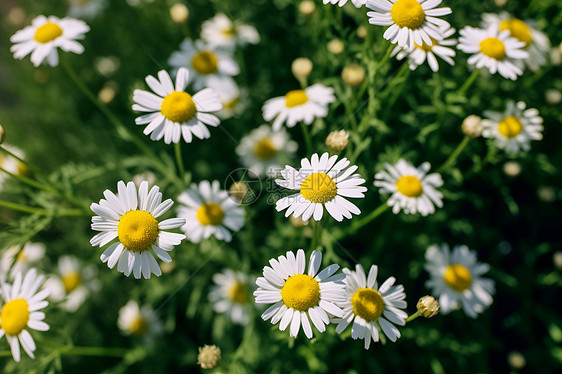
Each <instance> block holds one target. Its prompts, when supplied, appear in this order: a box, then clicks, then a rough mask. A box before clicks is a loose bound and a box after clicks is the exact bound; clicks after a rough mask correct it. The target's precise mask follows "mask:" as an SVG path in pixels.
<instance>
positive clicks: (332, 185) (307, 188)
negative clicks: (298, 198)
mask: <svg viewBox="0 0 562 374" xmlns="http://www.w3.org/2000/svg"><path fill="white" fill-rule="evenodd" d="M300 192H301V195H303V196H304V198H305V199H307V200H308V201H312V202H313V203H317V204H324V203H327V202H329V201H332V200H334V198H335V197H336V195H337V193H338V188H337V187H336V182H334V180H333V179H332V178H331V177H330V176H329V175H328V174H326V173H312V174H310V175H309V176H308V177H306V179H305V180H304V181H303V182H302V184H301V191H300Z"/></svg>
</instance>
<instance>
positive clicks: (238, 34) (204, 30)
mask: <svg viewBox="0 0 562 374" xmlns="http://www.w3.org/2000/svg"><path fill="white" fill-rule="evenodd" d="M201 39H203V40H204V41H205V42H207V43H208V44H209V46H211V47H226V48H234V47H235V46H236V45H241V46H243V45H246V44H258V43H259V42H260V34H258V31H257V30H256V28H255V27H253V26H250V25H243V24H240V23H238V22H232V21H231V20H230V18H228V17H227V16H226V15H225V14H224V13H218V14H217V15H215V16H214V17H213V18H211V19H210V20H207V21H205V22H203V24H202V25H201Z"/></svg>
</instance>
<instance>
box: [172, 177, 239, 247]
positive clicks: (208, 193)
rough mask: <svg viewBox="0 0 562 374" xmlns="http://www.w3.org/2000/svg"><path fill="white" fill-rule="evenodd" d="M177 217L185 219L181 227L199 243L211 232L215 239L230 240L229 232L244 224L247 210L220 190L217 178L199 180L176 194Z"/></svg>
mask: <svg viewBox="0 0 562 374" xmlns="http://www.w3.org/2000/svg"><path fill="white" fill-rule="evenodd" d="M178 201H179V202H180V204H181V205H180V206H179V208H178V216H180V217H182V218H185V221H186V223H185V225H184V226H183V227H182V228H181V229H182V231H183V232H185V235H187V239H189V240H190V241H192V242H194V243H199V242H200V241H201V240H203V239H209V238H210V237H211V235H213V236H214V237H215V238H217V239H218V240H224V241H225V242H229V241H231V240H232V234H231V233H230V231H234V232H236V231H238V230H240V229H241V228H242V226H244V221H245V218H246V212H245V211H244V209H243V208H242V207H240V205H239V204H238V203H236V202H234V201H233V200H232V199H231V198H230V197H229V196H228V193H227V192H226V191H224V190H221V188H220V183H219V181H213V182H212V183H210V182H209V181H202V182H201V183H199V186H197V185H196V184H195V183H194V184H192V185H191V188H189V189H187V190H185V191H184V192H182V193H181V195H179V197H178Z"/></svg>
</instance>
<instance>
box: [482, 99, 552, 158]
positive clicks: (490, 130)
mask: <svg viewBox="0 0 562 374" xmlns="http://www.w3.org/2000/svg"><path fill="white" fill-rule="evenodd" d="M526 107H527V105H526V104H525V103H524V102H522V101H519V102H518V103H517V104H515V102H513V101H509V102H508V103H507V108H506V110H505V112H504V113H498V112H492V111H486V112H484V115H485V116H486V117H487V118H485V119H484V120H482V126H483V127H484V129H483V130H482V136H484V137H485V138H491V139H494V140H495V143H496V145H497V146H498V147H499V148H501V149H505V151H506V152H508V153H517V152H519V150H520V149H521V150H524V151H529V150H530V149H531V144H530V143H531V140H541V139H542V133H541V132H542V130H543V126H542V122H543V119H542V117H541V116H539V111H538V110H537V109H535V108H530V109H525V108H526Z"/></svg>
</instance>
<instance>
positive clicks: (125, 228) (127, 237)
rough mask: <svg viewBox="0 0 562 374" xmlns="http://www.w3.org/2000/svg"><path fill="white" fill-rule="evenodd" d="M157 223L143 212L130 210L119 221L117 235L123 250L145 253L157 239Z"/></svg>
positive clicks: (148, 214) (151, 216)
mask: <svg viewBox="0 0 562 374" xmlns="http://www.w3.org/2000/svg"><path fill="white" fill-rule="evenodd" d="M158 233H159V228H158V221H157V220H156V218H154V216H153V215H152V214H150V213H148V212H145V211H144V210H131V211H130V212H127V213H125V214H124V215H123V216H122V217H121V219H120V220H119V225H118V226H117V235H118V236H119V241H120V242H121V243H123V245H124V246H125V248H127V249H129V250H131V251H135V252H143V251H146V250H147V249H148V248H150V246H151V245H152V244H154V242H155V241H156V239H157V238H158Z"/></svg>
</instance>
